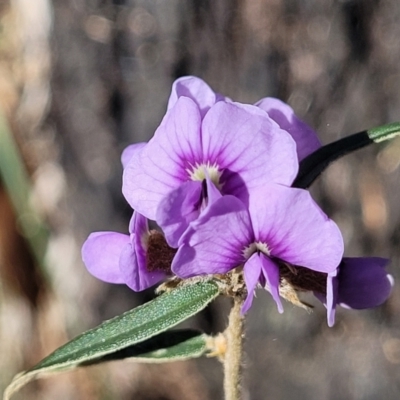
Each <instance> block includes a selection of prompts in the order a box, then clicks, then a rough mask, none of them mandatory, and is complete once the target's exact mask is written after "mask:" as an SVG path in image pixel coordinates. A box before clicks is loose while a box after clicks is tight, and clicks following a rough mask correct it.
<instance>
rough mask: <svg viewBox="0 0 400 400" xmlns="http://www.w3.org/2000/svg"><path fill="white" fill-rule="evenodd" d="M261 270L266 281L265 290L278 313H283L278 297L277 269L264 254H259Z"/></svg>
mask: <svg viewBox="0 0 400 400" xmlns="http://www.w3.org/2000/svg"><path fill="white" fill-rule="evenodd" d="M260 259H261V268H262V272H263V275H264V277H265V280H266V286H265V288H266V289H267V290H268V291H269V292H270V293H271V296H272V298H273V299H274V300H275V303H276V305H277V307H278V311H279V313H281V314H282V313H283V306H282V302H281V298H280V296H279V268H278V266H277V265H276V264H275V263H274V262H273V261H272V260H271V259H270V258H269V257H267V256H266V255H265V254H262V253H261V254H260Z"/></svg>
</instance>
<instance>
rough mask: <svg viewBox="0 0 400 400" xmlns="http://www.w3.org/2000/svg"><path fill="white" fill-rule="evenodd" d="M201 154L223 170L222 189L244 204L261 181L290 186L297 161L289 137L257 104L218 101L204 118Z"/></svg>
mask: <svg viewBox="0 0 400 400" xmlns="http://www.w3.org/2000/svg"><path fill="white" fill-rule="evenodd" d="M202 143H203V157H204V160H207V161H208V162H209V163H210V164H214V163H215V164H216V165H218V167H219V168H220V170H223V171H224V172H223V174H222V176H221V184H222V192H223V193H225V194H233V195H235V196H237V197H239V198H241V199H242V200H243V201H244V202H245V203H247V196H248V193H247V192H248V190H251V189H252V188H254V187H259V186H262V185H264V184H265V182H276V183H282V184H285V185H291V184H292V182H293V179H294V178H295V177H296V175H297V171H298V160H297V156H296V146H295V143H294V141H293V139H292V137H291V136H290V135H289V134H288V133H287V132H285V131H282V130H281V129H280V128H279V127H278V126H277V125H276V123H274V122H273V121H272V120H271V119H270V118H269V117H268V115H266V113H265V112H263V111H262V110H260V109H259V108H258V107H255V106H250V105H243V104H238V103H226V102H219V103H217V104H216V105H215V106H213V107H212V108H211V109H210V110H209V112H208V113H207V115H206V116H205V117H204V120H203V124H202Z"/></svg>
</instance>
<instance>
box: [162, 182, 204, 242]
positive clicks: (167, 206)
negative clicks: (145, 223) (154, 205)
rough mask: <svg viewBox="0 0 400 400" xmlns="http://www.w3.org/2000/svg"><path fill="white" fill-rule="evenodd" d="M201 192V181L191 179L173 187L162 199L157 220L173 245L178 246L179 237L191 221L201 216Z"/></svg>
mask: <svg viewBox="0 0 400 400" xmlns="http://www.w3.org/2000/svg"><path fill="white" fill-rule="evenodd" d="M201 192H202V183H201V182H199V181H189V182H185V183H183V184H182V185H180V186H179V187H178V188H177V189H173V190H172V191H171V192H169V193H168V194H167V195H166V196H165V197H164V199H163V200H161V202H160V205H159V206H158V209H157V214H156V221H157V224H158V225H159V226H160V227H161V228H162V230H163V232H164V234H165V237H166V239H167V242H168V244H169V245H170V246H171V247H178V242H179V239H180V237H181V236H182V234H183V233H184V232H185V230H186V229H187V227H188V226H189V223H190V222H192V221H194V220H195V219H197V217H198V216H199V214H200V202H201Z"/></svg>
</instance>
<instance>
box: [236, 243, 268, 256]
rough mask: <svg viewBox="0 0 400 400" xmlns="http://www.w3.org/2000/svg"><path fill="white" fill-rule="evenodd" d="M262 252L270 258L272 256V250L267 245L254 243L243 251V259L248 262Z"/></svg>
mask: <svg viewBox="0 0 400 400" xmlns="http://www.w3.org/2000/svg"><path fill="white" fill-rule="evenodd" d="M256 252H260V253H263V254H265V255H266V256H269V255H270V254H271V250H270V248H269V247H268V245H267V243H264V242H253V243H251V244H250V245H249V246H247V247H245V248H244V249H243V251H242V254H243V257H244V258H245V260H248V259H249V258H250V257H251V256H252V255H253V254H254V253H256Z"/></svg>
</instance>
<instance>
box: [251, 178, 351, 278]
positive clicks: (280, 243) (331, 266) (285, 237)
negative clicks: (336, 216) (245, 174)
mask: <svg viewBox="0 0 400 400" xmlns="http://www.w3.org/2000/svg"><path fill="white" fill-rule="evenodd" d="M249 212H250V217H251V221H252V225H253V228H254V234H255V236H256V240H258V241H261V242H263V243H266V244H267V245H268V247H269V250H270V254H271V255H272V256H274V257H277V258H279V259H281V260H283V261H287V262H289V263H291V264H293V265H298V266H301V267H307V268H309V269H312V270H314V271H320V272H331V271H334V270H335V269H336V267H337V266H338V265H339V263H340V261H341V259H342V255H343V239H342V235H341V233H340V231H339V228H338V227H337V225H336V224H335V223H334V222H333V221H332V220H330V219H329V218H328V217H327V216H326V215H325V214H324V213H323V212H322V211H321V209H320V208H319V207H318V206H317V204H316V203H315V202H314V201H313V199H312V198H311V195H310V194H309V193H308V192H307V191H305V190H301V189H294V188H287V187H284V186H281V185H274V184H268V185H264V187H262V188H261V189H259V190H254V191H252V192H251V196H250V205H249Z"/></svg>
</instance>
